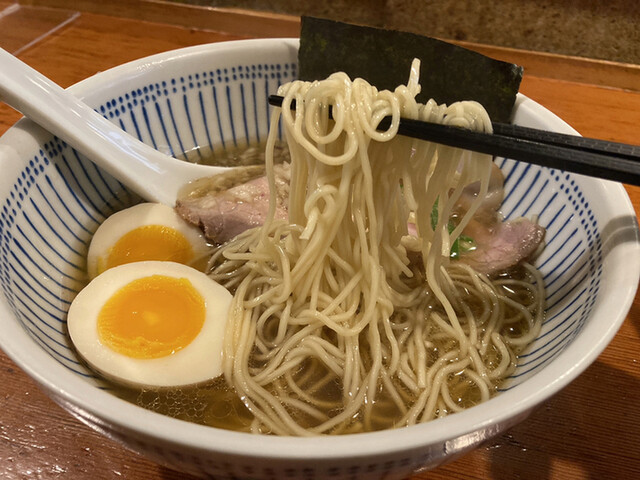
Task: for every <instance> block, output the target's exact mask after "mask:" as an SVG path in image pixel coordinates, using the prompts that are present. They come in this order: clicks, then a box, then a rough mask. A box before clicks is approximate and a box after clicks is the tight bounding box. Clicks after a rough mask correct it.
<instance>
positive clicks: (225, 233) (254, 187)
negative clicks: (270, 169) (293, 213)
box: [176, 163, 290, 244]
mask: <svg viewBox="0 0 640 480" xmlns="http://www.w3.org/2000/svg"><path fill="white" fill-rule="evenodd" d="M274 171H275V181H276V190H277V195H276V212H275V216H276V218H278V219H284V218H287V205H288V198H289V177H290V167H289V164H288V163H282V164H277V165H275V166H274ZM176 211H177V212H178V214H179V215H180V216H181V217H182V218H184V219H185V220H187V221H188V222H189V223H192V224H194V225H197V226H199V227H200V228H201V229H202V231H203V232H204V235H205V236H206V237H207V238H208V239H209V240H211V241H212V242H215V243H218V244H221V243H225V242H227V241H229V240H231V239H232V238H234V237H235V236H237V235H238V234H240V233H242V232H244V231H245V230H248V229H250V228H253V227H258V226H260V225H262V224H263V223H264V221H265V219H266V218H267V214H268V212H269V182H268V181H267V177H265V176H264V167H249V168H247V169H238V170H237V171H235V170H234V171H233V172H230V173H229V174H221V175H216V176H215V177H211V178H208V179H201V180H199V181H198V182H197V183H196V185H195V188H193V189H192V190H191V192H190V193H189V194H187V195H185V196H183V197H181V198H180V199H178V201H177V202H176Z"/></svg>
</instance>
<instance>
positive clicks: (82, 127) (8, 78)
mask: <svg viewBox="0 0 640 480" xmlns="http://www.w3.org/2000/svg"><path fill="white" fill-rule="evenodd" d="M0 100H2V101H3V102H5V103H7V104H8V105H10V106H11V107H13V108H15V109H16V110H18V111H19V112H21V113H22V114H23V115H25V116H26V117H28V118H30V119H31V120H32V121H34V122H35V123H37V124H38V125H40V126H41V127H43V128H45V129H46V130H48V131H49V132H51V133H53V134H54V135H56V136H57V137H58V138H60V139H62V140H64V141H65V142H66V143H67V144H69V145H71V146H72V147H73V148H75V149H76V150H77V151H78V152H80V153H82V154H83V155H85V156H86V157H87V158H89V159H90V160H91V161H93V162H94V163H95V164H96V165H98V166H99V167H101V168H103V169H104V170H105V171H106V172H108V173H109V174H111V175H112V176H113V177H115V178H116V179H118V180H119V181H120V182H122V183H123V184H124V185H126V186H127V187H129V188H130V189H131V190H133V191H134V192H136V193H137V194H139V195H140V196H141V197H143V198H144V199H146V200H148V201H153V202H161V203H165V204H168V205H171V206H173V205H174V204H175V200H176V197H177V195H178V192H179V191H180V189H181V188H182V187H183V186H184V185H185V184H187V183H188V182H190V181H192V180H195V179H197V178H201V177H206V176H211V175H215V174H216V173H219V172H220V171H222V170H226V169H224V168H221V167H211V166H206V165H196V164H191V163H188V162H183V161H180V160H177V159H175V158H173V157H170V156H168V155H165V154H163V153H161V152H159V151H157V150H155V149H154V148H152V147H150V146H148V145H146V144H144V143H142V142H141V141H139V140H138V139H136V138H134V137H132V136H131V135H129V134H127V133H126V132H125V131H124V130H122V129H120V128H118V127H117V126H116V125H114V124H113V123H111V122H110V121H109V120H107V119H106V118H104V117H103V116H102V115H100V114H99V113H97V112H96V111H94V110H93V109H92V108H91V107H89V106H88V105H86V104H85V103H83V102H82V101H81V100H79V99H78V98H77V97H75V96H74V95H72V94H71V93H69V92H67V91H65V90H64V89H63V88H61V87H60V86H59V85H57V84H56V83H54V82H52V81H51V80H50V79H48V78H47V77H45V76H43V75H42V74H40V73H39V72H37V71H36V70H34V69H33V68H31V67H29V66H28V65H27V64H25V63H24V62H22V61H20V60H19V59H17V58H16V57H15V56H13V55H11V54H10V53H8V52H6V51H5V50H2V49H0Z"/></svg>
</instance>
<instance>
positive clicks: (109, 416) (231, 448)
mask: <svg viewBox="0 0 640 480" xmlns="http://www.w3.org/2000/svg"><path fill="white" fill-rule="evenodd" d="M283 43H284V44H285V45H286V46H291V47H296V48H297V45H298V39H292V38H284V39H283V38H274V39H251V40H236V41H228V42H219V43H213V44H205V45H197V46H193V47H186V48H180V49H176V50H171V51H167V52H163V53H159V54H155V55H151V56H148V57H145V58H142V59H138V60H133V61H131V62H127V63H125V64H122V65H119V66H116V67H114V68H111V69H109V70H106V71H104V72H101V73H98V74H96V75H94V76H92V77H89V78H87V79H85V80H83V81H81V82H79V83H77V84H75V85H73V86H71V87H69V90H70V91H71V92H72V93H74V94H76V95H78V96H80V97H82V96H83V95H84V94H86V93H87V92H90V91H92V90H96V89H102V88H109V85H110V83H112V82H113V80H115V79H118V80H121V79H122V78H123V77H124V76H135V75H137V74H138V73H139V72H141V71H144V70H145V69H148V68H151V67H158V66H161V65H162V64H163V63H165V62H171V61H176V60H179V59H182V58H184V57H188V56H192V55H195V56H200V55H202V56H204V57H206V56H208V55H210V54H212V53H213V52H216V51H221V50H227V51H229V50H233V49H240V50H243V49H246V48H252V49H260V48H263V47H265V46H266V47H267V48H273V47H274V46H275V45H282V44H283ZM515 109H516V110H517V109H524V110H526V111H528V112H529V113H530V114H532V115H537V116H539V117H540V118H541V119H543V120H544V121H546V122H548V123H549V124H550V125H551V127H552V128H553V129H555V130H558V131H563V132H566V133H577V132H575V130H573V129H572V128H571V127H569V126H568V125H567V124H566V123H565V122H564V121H563V120H561V119H560V118H559V117H557V116H555V115H554V114H553V113H551V112H550V111H549V110H547V109H546V108H544V107H542V106H541V105H539V104H537V103H536V102H534V101H533V100H531V99H529V98H527V97H525V96H524V95H522V94H518V99H517V102H516V107H515ZM32 125H33V124H30V122H28V121H27V120H24V119H23V120H20V121H19V122H18V123H17V124H16V125H15V126H13V127H11V128H10V129H9V130H8V131H7V133H5V134H4V135H3V137H2V139H1V140H0V143H7V142H9V143H10V142H11V141H13V136H14V132H15V131H16V130H19V129H22V130H25V131H27V132H28V131H29V129H30V128H31V126H32ZM581 181H583V182H584V183H585V184H589V185H599V187H601V188H604V189H605V190H606V192H607V196H608V197H609V198H610V199H611V202H612V203H613V204H614V205H615V208H616V209H617V210H616V214H619V215H633V216H634V218H635V212H634V210H633V206H632V204H631V202H630V200H629V197H628V195H627V193H626V191H625V189H624V187H623V186H622V185H621V184H618V183H614V182H609V181H604V180H596V179H587V178H585V179H584V180H581ZM635 237H636V243H638V233H637V228H636V232H635ZM637 257H640V255H638V256H637ZM625 269H626V274H625V275H626V276H625V277H624V278H625V282H627V284H625V285H623V287H624V288H623V289H622V290H621V291H619V292H618V295H617V297H616V299H615V303H614V302H613V301H612V300H611V299H609V304H611V305H612V306H614V307H615V311H616V315H615V316H610V317H609V318H608V319H607V321H608V322H609V323H608V324H607V325H605V326H604V327H603V326H601V325H595V324H594V322H589V323H588V324H585V325H584V327H583V331H582V332H581V336H580V338H581V339H583V340H581V341H578V342H573V343H572V344H571V345H569V346H567V348H565V349H564V350H563V351H562V352H561V353H560V354H559V355H558V356H557V357H556V358H555V359H554V360H553V361H552V362H551V363H550V364H549V366H548V367H546V368H545V369H543V370H542V371H540V372H538V373H536V374H535V375H533V376H532V377H531V378H529V379H527V381H526V382H523V383H522V384H520V385H518V386H517V387H515V388H513V389H512V390H509V391H506V392H502V393H501V394H500V395H497V396H496V397H494V398H492V399H490V400H489V401H487V402H485V403H482V404H480V405H477V406H475V407H473V408H471V409H468V410H465V411H463V412H460V413H457V414H455V415H449V416H447V417H445V418H442V419H436V420H432V421H430V422H427V423H425V424H419V425H415V426H411V427H406V428H400V429H395V430H384V431H380V432H370V433H358V434H348V435H339V436H316V437H302V438H301V437H288V436H284V437H277V436H271V437H269V441H268V442H265V437H264V436H262V435H254V434H248V433H241V432H235V431H229V430H222V429H217V428H213V427H206V426H201V425H196V424H192V423H189V422H186V421H182V420H177V419H174V418H170V417H167V416H164V415H161V414H157V413H154V412H151V411H148V410H145V409H143V408H141V407H137V406H135V405H132V404H129V403H128V402H126V401H124V400H121V399H119V398H117V397H115V396H114V395H112V394H110V393H108V392H105V391H102V390H100V389H98V388H96V387H94V386H92V385H90V384H88V383H86V382H84V381H83V380H82V379H80V378H78V377H77V376H76V375H75V374H73V373H71V372H69V371H67V370H66V369H65V368H64V367H63V366H62V365H60V364H58V363H57V362H50V360H51V357H50V356H49V355H48V354H47V353H46V352H44V351H43V350H42V349H40V348H39V347H38V346H37V344H36V343H35V341H34V340H33V339H32V338H31V337H30V336H29V335H28V334H27V332H26V331H25V330H24V328H22V327H21V326H20V325H19V324H18V322H17V321H15V319H14V318H13V315H12V314H11V312H10V310H9V309H8V307H7V306H6V301H5V300H4V297H3V298H2V301H1V303H0V313H2V315H0V325H1V326H2V329H1V330H2V331H3V335H2V336H0V347H2V349H3V350H4V351H5V352H6V354H7V355H8V356H9V357H10V358H11V359H12V361H14V362H15V363H16V364H17V365H18V366H19V367H20V368H21V369H22V370H23V371H25V372H26V373H27V374H28V375H29V376H30V377H31V378H32V379H34V380H35V381H36V382H37V383H38V384H39V385H40V387H42V388H43V389H44V390H46V391H48V392H49V393H50V394H52V395H53V396H54V397H55V398H56V401H58V402H62V403H64V404H67V405H75V406H77V408H79V410H80V412H84V415H89V416H90V417H91V418H92V419H94V420H97V423H98V424H102V425H105V426H106V427H107V428H108V429H112V428H113V427H115V430H116V431H128V432H133V433H135V435H137V436H138V437H139V438H154V439H156V440H160V441H162V442H163V443H164V444H167V445H175V446H176V447H177V448H184V447H185V446H186V447H188V448H191V449H195V450H199V451H203V452H211V453H214V452H215V453H219V454H226V455H233V456H236V457H253V458H269V459H271V460H288V461H291V460H302V459H304V460H310V459H316V460H323V459H324V460H326V459H331V460H334V461H335V460H337V459H348V458H353V457H372V456H375V455H382V454H385V455H388V454H393V453H398V452H402V451H410V450H416V449H425V448H426V447H428V446H433V445H438V444H443V443H445V444H446V442H450V441H455V440H456V439H459V437H464V436H465V435H470V434H471V435H472V434H473V433H474V432H477V431H479V430H482V429H487V428H490V427H491V426H495V425H499V424H501V423H503V422H507V423H508V421H509V420H510V419H512V418H514V417H517V416H518V415H523V414H526V413H527V412H528V411H530V410H532V409H533V408H534V407H535V406H537V405H538V404H540V403H541V402H542V401H544V400H546V399H548V398H549V397H550V396H552V395H553V394H555V393H557V392H558V391H559V390H560V389H562V388H564V387H565V386H566V385H567V384H568V383H570V382H571V381H572V380H573V379H575V378H576V377H577V376H578V375H579V374H580V373H582V372H583V371H584V370H585V369H586V368H587V367H588V366H589V365H590V364H591V363H592V362H593V361H594V360H595V359H596V358H597V357H598V356H599V355H600V353H601V352H602V351H603V350H604V349H605V347H606V346H607V345H608V344H609V342H610V340H611V339H612V338H613V336H614V335H615V334H616V332H617V331H618V329H619V327H620V326H621V324H622V322H623V321H624V319H625V318H626V315H627V312H628V310H629V308H630V307H631V303H632V301H633V299H634V296H635V292H636V289H637V287H638V279H640V258H632V259H630V260H628V261H626V263H625ZM634 279H635V285H634V282H633V280H634ZM583 344H584V345H583ZM585 345H588V346H589V348H588V349H585ZM44 363H50V365H51V368H48V369H46V370H44V369H41V368H39V365H42V364H44ZM559 365H572V367H571V368H568V369H563V370H564V372H563V373H562V374H559V373H558V372H557V370H558V366H559ZM552 367H555V368H552ZM90 398H92V399H93V400H91V401H88V399H90ZM80 412H79V413H80ZM79 416H80V417H82V416H83V413H80V414H79ZM112 426H113V427H112ZM475 443H477V440H476V441H473V442H471V444H474V445H475ZM450 446H451V445H450Z"/></svg>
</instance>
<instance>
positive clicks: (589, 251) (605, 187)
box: [0, 40, 640, 479]
mask: <svg viewBox="0 0 640 480" xmlns="http://www.w3.org/2000/svg"><path fill="white" fill-rule="evenodd" d="M297 45H298V44H297V41H295V40H259V41H240V42H230V43H220V44H214V45H204V46H198V47H194V48H187V49H183V50H178V51H174V52H167V53H164V54H160V55H156V56H153V57H150V58H146V59H142V60H139V61H136V62H132V63H129V64H126V65H123V66H120V67H117V68H114V69H112V70H109V71H107V72H104V73H101V74H99V75H96V76H95V77H92V78H89V79H87V80H85V81H83V82H81V83H79V84H77V85H75V86H73V87H72V88H71V90H72V91H73V93H75V94H76V95H78V96H79V97H82V98H83V99H84V100H85V102H86V103H88V104H89V105H91V106H93V107H94V108H95V109H96V110H97V111H99V112H101V113H102V114H103V115H104V116H105V117H107V118H109V119H110V120H112V121H113V122H114V123H116V124H117V125H119V126H120V127H121V128H123V129H124V130H126V131H127V132H129V133H130V134H132V135H134V136H135V137H137V138H139V139H141V140H142V141H144V142H145V143H148V144H149V145H152V146H154V147H156V148H157V149H160V150H162V151H165V152H168V153H170V154H174V155H176V154H179V153H182V152H188V156H190V157H192V158H193V157H194V156H197V155H199V153H198V151H199V150H198V148H199V147H203V148H208V147H209V146H211V145H214V146H215V148H217V149H225V148H226V149H228V148H232V147H236V146H244V145H246V144H247V142H255V141H260V140H264V139H265V138H266V135H267V125H268V115H269V107H268V105H267V96H268V94H270V93H274V92H275V90H276V88H277V86H278V85H279V84H281V83H282V82H286V81H289V80H292V79H294V78H295V77H296V55H297ZM514 120H515V122H516V123H519V124H523V125H529V126H533V127H539V128H546V129H551V130H557V131H561V132H567V133H575V132H574V131H573V130H572V129H571V128H570V127H569V126H568V125H566V124H565V123H564V122H563V121H562V120H560V119H559V118H557V117H556V116H554V115H553V114H552V113H550V112H549V111H547V110H545V109H544V108H542V107H541V106H540V105H538V104H536V103H535V102H533V101H531V100H529V99H527V98H525V97H523V96H520V97H519V98H518V101H517V104H516V108H515V116H514ZM500 165H501V167H502V169H503V170H504V172H505V174H506V177H507V191H508V193H507V195H506V199H505V201H504V205H503V212H504V214H505V215H506V216H507V217H517V216H521V215H532V214H538V215H539V221H540V223H541V224H542V225H544V226H545V227H546V228H547V237H546V240H547V247H546V249H545V251H544V253H543V254H542V256H541V257H540V258H539V260H538V265H539V267H540V268H541V270H542V272H543V275H544V278H545V280H546V285H547V303H548V307H549V308H548V315H547V319H546V321H545V324H544V328H543V330H542V332H541V334H540V337H539V338H538V339H537V340H536V342H535V344H534V345H533V346H532V348H530V349H529V351H528V352H527V353H526V354H525V355H524V356H523V358H522V361H521V364H520V366H519V367H518V369H517V371H516V372H515V374H514V375H513V377H512V378H511V379H510V381H509V382H508V383H507V384H506V385H505V387H504V389H503V391H502V392H501V393H500V394H499V395H498V396H496V397H495V398H494V399H492V400H490V401H488V402H486V403H484V404H482V405H479V406H477V407H473V408H471V409H469V410H467V411H465V412H463V413H459V414H455V415H452V416H449V417H446V418H444V419H439V420H435V421H432V422H430V423H428V424H424V425H419V426H415V427H410V428H405V429H400V430H395V431H385V432H378V433H367V434H358V435H357V438H354V437H353V436H342V437H332V438H322V437H321V438H304V439H300V438H277V437H261V436H252V435H249V434H242V433H236V432H229V431H222V430H217V429H213V428H208V427H203V426H198V425H194V424H190V423H186V422H183V421H180V420H175V419H172V418H168V417H164V416H161V415H159V414H156V413H152V412H150V411H146V410H143V409H140V408H138V407H135V406H133V405H131V404H129V403H126V402H124V401H122V400H120V399H118V398H116V397H115V396H113V395H112V394H111V393H109V391H108V390H106V389H105V388H104V387H103V386H102V385H101V382H100V381H99V379H97V378H96V377H95V376H94V375H93V374H92V373H91V372H90V371H89V370H87V369H86V368H85V367H84V365H83V364H82V363H81V362H79V361H78V358H77V356H76V354H75V352H74V350H73V349H72V348H71V345H70V343H69V340H68V338H67V332H66V325H65V320H66V313H67V309H68V307H69V303H70V302H71V300H72V299H73V297H74V296H75V295H76V293H77V292H78V291H79V289H80V288H81V287H82V285H83V284H84V282H85V254H86V251H87V246H88V242H89V239H90V238H91V235H92V233H93V232H94V230H95V229H96V227H97V226H98V224H99V223H100V222H101V221H102V220H103V219H104V218H105V217H106V216H108V215H109V214H111V213H113V212H114V211H117V210H119V209H122V208H124V207H127V206H129V205H131V204H132V203H135V202H137V201H138V199H137V198H136V197H135V195H133V194H131V193H130V192H128V191H127V190H126V189H125V188H124V187H123V186H122V185H121V184H120V183H119V182H117V181H116V180H114V179H113V178H111V177H109V176H108V175H106V174H105V173H104V172H102V171H100V170H98V169H97V168H96V167H95V166H94V165H93V164H92V163H91V162H90V161H88V160H87V159H86V158H83V157H81V156H79V155H77V154H76V153H75V152H74V150H73V149H71V148H70V147H69V146H67V145H65V144H64V143H62V142H60V141H59V140H57V139H56V138H54V137H53V136H52V135H51V134H50V133H48V132H46V131H43V130H42V129H40V128H39V127H37V126H35V125H33V124H32V123H30V122H29V121H26V120H22V121H20V122H19V123H18V124H17V125H16V126H15V127H13V128H12V129H10V130H9V131H8V132H7V133H6V134H5V135H4V136H3V137H2V138H1V139H0V171H2V176H1V178H0V285H1V286H2V295H1V298H0V332H1V333H0V347H2V349H3V350H4V351H5V352H6V353H7V354H8V355H9V356H10V357H11V358H12V359H13V360H14V361H15V362H16V363H17V364H18V365H19V366H20V367H21V368H22V369H24V370H25V371H26V372H27V373H28V374H29V375H31V376H32V377H33V378H34V379H35V380H36V381H37V382H38V383H39V384H40V386H41V387H42V388H43V389H44V390H45V391H46V392H47V393H48V394H49V395H50V396H51V397H52V398H53V400H55V401H56V402H58V403H59V404H60V405H62V406H63V407H65V408H66V409H67V410H69V412H71V413H72V414H73V415H75V416H76V417H77V418H79V419H80V420H81V421H83V422H85V423H86V424H88V425H90V426H92V427H94V428H95V429H97V430H99V431H101V432H103V433H104V434H106V435H108V436H109V437H111V438H113V439H116V440H118V441H120V442H122V443H123V444H124V445H126V446H127V447H129V448H131V449H133V450H135V451H138V452H140V453H142V454H144V455H147V456H148V457H150V458H152V459H155V460H156V461H158V462H163V463H168V464H169V465H171V466H173V467H175V468H177V469H181V470H184V471H186V472H190V473H194V474H201V475H215V476H216V477H219V478H226V477H234V478H235V477H251V478H265V479H267V478H271V479H273V478H304V479H312V478H380V477H384V478H399V477H403V476H405V475H407V474H409V473H410V472H412V471H414V470H416V469H420V468H433V467H435V466H437V465H439V464H440V463H442V462H444V461H448V460H450V459H452V458H453V457H455V456H458V455H460V454H462V453H464V452H466V451H468V450H470V449H472V448H474V447H475V446H477V445H478V444H479V443H480V442H483V441H484V440H486V439H488V438H491V437H492V436H495V435H497V434H499V433H501V432H503V431H504V430H505V429H507V428H509V427H511V426H513V425H514V424H515V423H517V422H519V421H521V420H522V419H524V418H525V417H526V416H527V415H528V414H529V413H530V411H531V410H532V409H533V408H534V407H536V405H538V404H540V403H541V402H543V401H544V400H545V399H547V398H548V397H550V396H551V395H552V394H554V393H556V392H557V391H558V390H559V389H561V388H562V387H564V386H565V385H567V384H568V383H569V382H570V381H571V380H573V379H574V378H576V376H578V375H579V374H580V373H581V372H582V371H583V370H584V369H585V368H586V367H587V366H588V365H589V364H591V362H593V361H594V360H595V359H596V357H597V356H598V355H599V354H600V352H602V350H603V349H604V348H605V346H606V345H607V344H608V342H609V341H610V340H611V338H612V337H613V336H614V334H615V333H616V331H617V329H618V328H619V326H620V324H621V323H622V321H623V320H624V318H625V315H626V313H627V311H628V309H629V307H630V304H631V301H632V299H633V296H634V293H635V290H636V288H637V285H638V279H639V272H640V247H639V242H638V232H637V222H636V219H635V214H634V211H633V209H632V206H631V204H630V201H629V199H628V197H627V195H626V193H625V191H624V189H623V188H622V186H620V185H619V184H615V183H611V182H606V181H600V180H595V179H592V178H584V177H581V176H577V175H572V174H566V173H563V172H560V171H554V170H548V169H541V168H538V167H534V166H530V165H526V164H521V163H517V162H513V161H511V160H503V161H501V162H500Z"/></svg>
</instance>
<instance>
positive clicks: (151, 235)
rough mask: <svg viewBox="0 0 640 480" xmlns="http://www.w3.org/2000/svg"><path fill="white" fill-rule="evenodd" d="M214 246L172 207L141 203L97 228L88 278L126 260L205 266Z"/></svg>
mask: <svg viewBox="0 0 640 480" xmlns="http://www.w3.org/2000/svg"><path fill="white" fill-rule="evenodd" d="M210 252H211V247H210V246H209V244H208V243H207V241H206V239H205V238H204V235H203V234H202V232H201V231H200V229H199V228H197V227H195V226H193V225H189V224H188V223H187V222H185V221H184V220H183V219H182V218H181V217H180V216H179V215H178V214H177V213H176V212H175V210H174V209H173V208H171V207H169V206H168V205H163V204H160V203H141V204H139V205H135V206H133V207H130V208H127V209H125V210H122V211H120V212H117V213H114V214H113V215H111V216H110V217H108V218H107V219H106V220H105V221H104V222H102V224H101V225H100V227H98V230H96V232H95V234H94V235H93V238H92V240H91V244H90V245H89V253H88V255H87V272H88V274H89V278H95V277H96V276H98V275H99V274H100V273H102V272H104V271H105V270H107V269H109V268H112V267H115V266H117V265H122V264H125V263H131V262H139V261H146V260H165V261H171V262H177V263H183V264H185V265H190V266H192V267H194V268H197V269H198V270H204V268H205V267H206V262H207V259H208V256H209V254H210Z"/></svg>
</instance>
